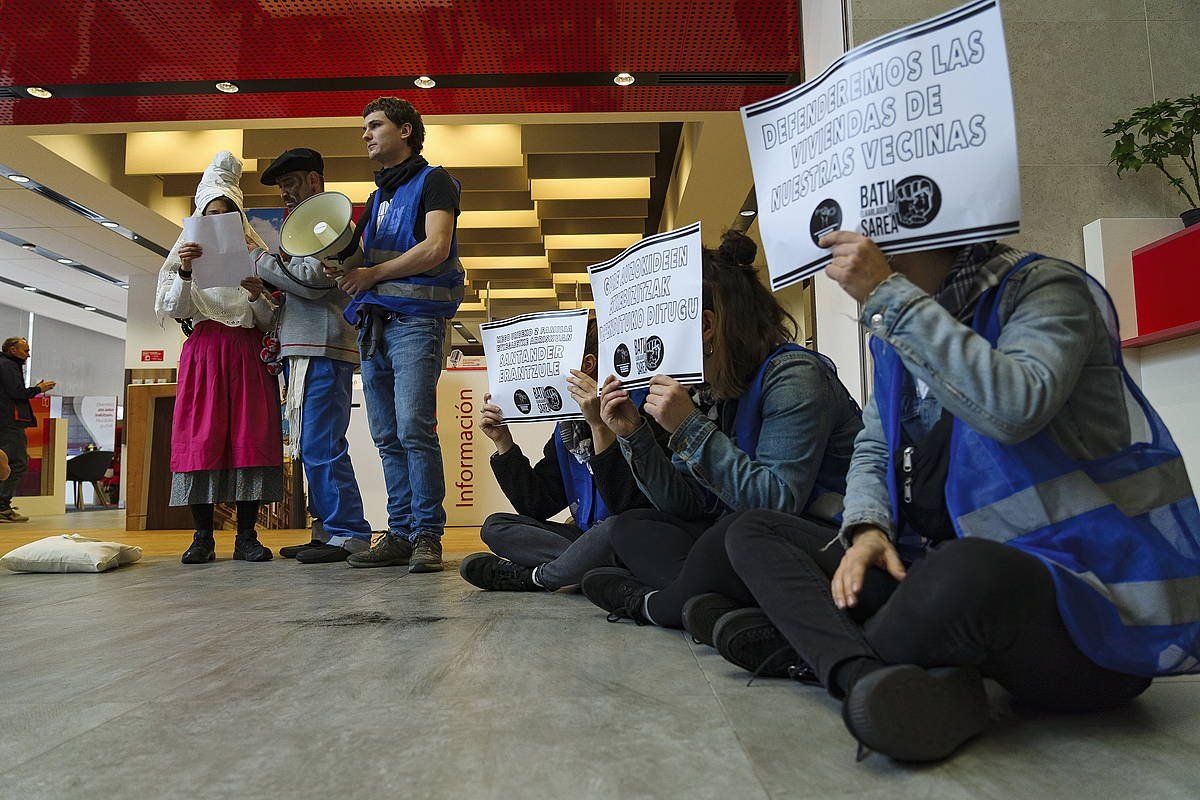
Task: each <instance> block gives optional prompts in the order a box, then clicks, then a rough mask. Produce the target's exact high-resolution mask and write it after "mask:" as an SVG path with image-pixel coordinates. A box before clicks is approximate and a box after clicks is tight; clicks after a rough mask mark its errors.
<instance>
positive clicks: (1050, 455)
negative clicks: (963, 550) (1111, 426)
mask: <svg viewBox="0 0 1200 800" xmlns="http://www.w3.org/2000/svg"><path fill="white" fill-rule="evenodd" d="M1041 257H1042V256H1039V255H1036V254H1034V255H1030V256H1027V257H1026V258H1024V259H1022V260H1021V262H1019V263H1018V264H1017V265H1016V266H1014V267H1013V269H1012V270H1010V271H1009V272H1008V273H1007V274H1006V275H1005V276H1004V278H1003V280H1001V282H1000V285H999V286H997V287H994V288H992V289H990V290H988V291H987V292H985V293H984V295H983V296H982V297H981V298H980V300H979V305H978V307H977V308H976V311H975V318H974V321H973V323H972V326H971V327H972V329H973V330H974V331H975V332H976V333H978V334H979V335H981V336H983V337H985V338H987V339H988V341H990V342H991V343H992V346H993V347H994V346H995V345H996V342H997V341H998V339H999V337H1000V329H1001V324H1000V318H999V305H1000V298H1001V297H1002V296H1003V291H1004V287H1005V286H1006V285H1007V283H1008V279H1009V278H1010V277H1011V276H1012V275H1014V274H1015V273H1017V272H1018V271H1019V270H1021V269H1022V268H1023V267H1025V266H1026V265H1027V264H1029V263H1030V262H1032V261H1033V260H1035V259H1037V258H1041ZM1080 272H1081V273H1082V270H1080ZM1083 275H1084V277H1085V278H1086V280H1087V281H1088V286H1089V289H1091V291H1092V294H1093V297H1095V298H1096V301H1097V306H1098V307H1099V308H1100V311H1101V313H1102V315H1104V317H1105V319H1106V321H1107V323H1108V328H1109V337H1110V339H1111V340H1112V353H1113V363H1114V364H1115V365H1116V366H1118V367H1120V368H1121V371H1122V373H1123V375H1124V383H1125V387H1126V390H1127V392H1128V395H1129V399H1130V400H1131V402H1130V403H1128V404H1127V405H1129V407H1130V408H1131V410H1132V409H1135V408H1136V409H1140V413H1141V414H1142V415H1144V417H1145V423H1146V429H1147V430H1148V432H1149V435H1148V437H1147V438H1148V441H1138V442H1134V443H1133V444H1131V445H1130V446H1129V447H1127V448H1125V449H1123V450H1121V451H1119V452H1117V453H1114V454H1112V455H1108V456H1105V457H1103V458H1099V459H1095V460H1093V461H1076V460H1075V459H1072V458H1071V457H1070V456H1068V455H1067V454H1066V453H1065V452H1064V451H1063V450H1062V448H1061V447H1059V446H1058V445H1057V444H1056V443H1055V442H1054V441H1053V439H1052V438H1051V437H1050V435H1049V434H1048V433H1047V432H1046V431H1045V430H1042V431H1040V432H1038V433H1037V434H1035V435H1034V436H1032V437H1030V438H1029V439H1026V440H1025V441H1023V442H1020V443H1018V444H1014V445H1005V444H1001V443H1000V442H997V441H996V440H994V439H991V438H989V437H987V436H984V435H983V434H980V433H977V432H976V431H974V430H972V429H971V428H970V427H969V426H968V425H966V424H964V423H963V422H961V421H959V420H958V419H955V420H954V428H953V432H952V434H951V438H950V465H949V474H948V476H947V479H946V505H947V508H948V510H949V513H950V518H951V519H952V520H953V522H954V527H955V530H956V532H957V534H958V535H959V536H960V537H966V536H977V537H981V538H985V539H991V540H993V541H998V542H1003V543H1005V544H1009V545H1012V546H1013V547H1017V548H1019V549H1021V550H1024V551H1025V552H1027V553H1030V554H1031V555H1034V556H1036V557H1037V558H1039V559H1041V561H1042V562H1043V563H1044V564H1046V566H1047V567H1048V568H1049V569H1050V573H1051V575H1052V576H1053V579H1054V584H1055V589H1056V595H1057V599H1058V609H1059V613H1060V614H1061V615H1062V619H1063V622H1064V623H1065V624H1066V626H1067V629H1068V630H1069V631H1070V633H1071V638H1072V639H1073V640H1074V642H1075V644H1076V646H1078V647H1079V649H1080V650H1081V651H1082V652H1083V653H1084V654H1085V655H1087V656H1088V658H1090V659H1091V660H1092V661H1094V662H1096V663H1097V664H1099V665H1101V666H1103V667H1106V668H1108V669H1111V670H1115V671H1118V672H1123V673H1128V674H1133V675H1142V676H1146V677H1152V676H1157V675H1172V674H1180V673H1189V672H1200V510H1198V509H1197V505H1196V498H1195V495H1194V494H1193V491H1192V486H1191V482H1190V481H1189V480H1188V475H1187V471H1186V470H1185V468H1184V464H1183V459H1182V457H1181V456H1180V453H1179V448H1178V447H1176V445H1175V442H1174V440H1173V439H1172V438H1171V434H1170V433H1169V432H1168V431H1167V428H1166V426H1165V425H1164V424H1163V421H1162V419H1161V418H1160V417H1159V416H1158V414H1157V413H1156V412H1155V411H1154V408H1153V407H1152V406H1151V405H1150V403H1149V402H1148V401H1147V400H1146V397H1145V395H1143V394H1142V392H1141V389H1139V388H1138V386H1137V384H1136V383H1134V381H1133V379H1132V378H1131V377H1130V376H1129V373H1128V371H1126V370H1125V366H1124V362H1123V360H1122V358H1121V346H1120V341H1119V339H1118V336H1117V327H1116V312H1115V310H1114V309H1113V307H1112V301H1111V299H1110V298H1109V297H1108V294H1107V293H1106V292H1105V291H1104V289H1103V288H1102V287H1101V286H1100V285H1099V284H1098V283H1097V282H1096V281H1095V280H1094V279H1092V278H1091V277H1090V276H1087V274H1086V273H1083ZM871 351H872V353H873V355H874V356H875V397H876V403H877V407H878V409H879V414H880V419H881V422H882V424H883V431H884V435H885V437H886V438H887V443H888V491H889V493H890V496H891V503H892V520H893V523H894V524H896V525H900V524H902V522H901V519H902V518H901V516H900V512H899V508H900V503H899V493H898V491H897V480H896V470H895V464H896V459H897V456H898V450H899V448H901V447H903V443H902V437H901V428H900V399H901V397H900V396H901V393H902V392H903V389H904V375H905V372H906V370H905V367H904V365H903V363H902V362H901V359H900V356H899V354H897V353H896V351H895V349H894V348H892V347H891V346H890V345H888V344H887V343H885V342H883V341H882V340H880V339H873V340H872V342H871ZM1131 413H1132V412H1131ZM1131 422H1135V423H1136V422H1137V420H1136V419H1135V420H1131ZM1131 428H1132V429H1133V430H1137V429H1138V426H1137V425H1131Z"/></svg>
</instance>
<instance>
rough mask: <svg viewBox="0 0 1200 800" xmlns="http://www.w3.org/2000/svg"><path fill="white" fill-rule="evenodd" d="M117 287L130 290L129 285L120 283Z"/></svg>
mask: <svg viewBox="0 0 1200 800" xmlns="http://www.w3.org/2000/svg"><path fill="white" fill-rule="evenodd" d="M117 286H120V287H121V288H122V289H128V288H129V284H128V283H118V284H117Z"/></svg>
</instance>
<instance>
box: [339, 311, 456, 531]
mask: <svg viewBox="0 0 1200 800" xmlns="http://www.w3.org/2000/svg"><path fill="white" fill-rule="evenodd" d="M375 324H376V325H383V326H384V327H383V333H382V335H381V336H380V337H379V341H378V345H377V346H376V347H375V348H374V352H372V353H369V355H368V351H369V350H370V344H369V343H367V342H364V341H363V340H362V336H361V335H360V337H359V350H360V352H361V353H362V355H363V359H362V377H363V392H364V394H365V395H366V401H367V419H368V421H369V422H370V425H371V438H372V439H374V440H375V446H376V447H378V448H379V458H380V460H381V461H382V462H383V477H384V482H385V483H386V484H387V493H388V529H389V530H390V532H391V534H392V535H393V536H398V537H401V538H405V539H408V540H410V541H412V540H415V539H416V538H417V536H421V535H424V536H434V537H438V538H440V537H441V535H442V530H443V528H444V527H445V525H446V512H445V510H444V509H443V508H442V501H443V500H444V499H445V497H446V480H445V478H444V476H443V474H442V449H441V447H440V446H439V444H438V436H437V382H438V378H439V377H441V374H442V342H443V340H444V338H445V335H446V333H445V331H446V324H445V320H441V319H433V318H430V317H411V316H401V317H399V318H397V319H393V320H388V321H386V322H384V321H382V320H378V321H376V322H375Z"/></svg>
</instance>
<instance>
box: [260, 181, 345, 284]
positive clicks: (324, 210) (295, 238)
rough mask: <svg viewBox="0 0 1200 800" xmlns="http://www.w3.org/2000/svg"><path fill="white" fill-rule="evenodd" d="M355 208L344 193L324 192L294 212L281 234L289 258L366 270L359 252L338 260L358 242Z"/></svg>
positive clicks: (286, 220) (285, 223)
mask: <svg viewBox="0 0 1200 800" xmlns="http://www.w3.org/2000/svg"><path fill="white" fill-rule="evenodd" d="M353 213H354V204H353V203H351V202H350V198H349V197H346V195H344V194H342V193H341V192H321V193H320V194H314V195H313V196H312V197H310V198H308V199H307V200H305V201H303V202H302V203H300V205H298V206H296V207H295V208H294V209H292V213H290V214H288V216H287V219H285V220H284V221H283V228H281V229H280V231H279V244H280V246H281V247H282V248H283V250H284V252H286V253H287V254H288V255H292V256H298V257H300V258H309V257H311V258H315V259H317V260H319V261H322V262H324V263H326V264H329V265H331V266H338V267H342V268H343V269H351V268H353V267H359V266H362V263H363V251H362V246H361V244H360V245H359V247H358V248H356V249H355V250H353V251H351V252H350V253H347V254H346V256H345V257H344V258H338V255H339V254H340V253H342V251H344V250H346V248H348V247H349V246H350V242H351V240H353V239H354V220H353V216H352V215H353Z"/></svg>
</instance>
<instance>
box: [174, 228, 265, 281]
mask: <svg viewBox="0 0 1200 800" xmlns="http://www.w3.org/2000/svg"><path fill="white" fill-rule="evenodd" d="M183 240H184V241H185V242H195V243H196V244H198V245H200V247H202V248H203V249H204V255H203V256H201V257H200V258H197V259H196V260H195V261H193V262H192V270H193V271H192V280H193V281H194V282H195V285H196V288H197V289H215V288H217V287H219V286H237V285H238V284H240V283H241V282H242V279H243V278H249V277H250V276H251V275H253V274H254V262H253V261H251V260H250V253H249V251H247V250H246V232H245V229H244V228H243V227H242V215H241V214H240V213H238V212H237V211H231V212H229V213H228V214H213V215H210V216H205V217H185V218H184V220H183Z"/></svg>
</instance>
